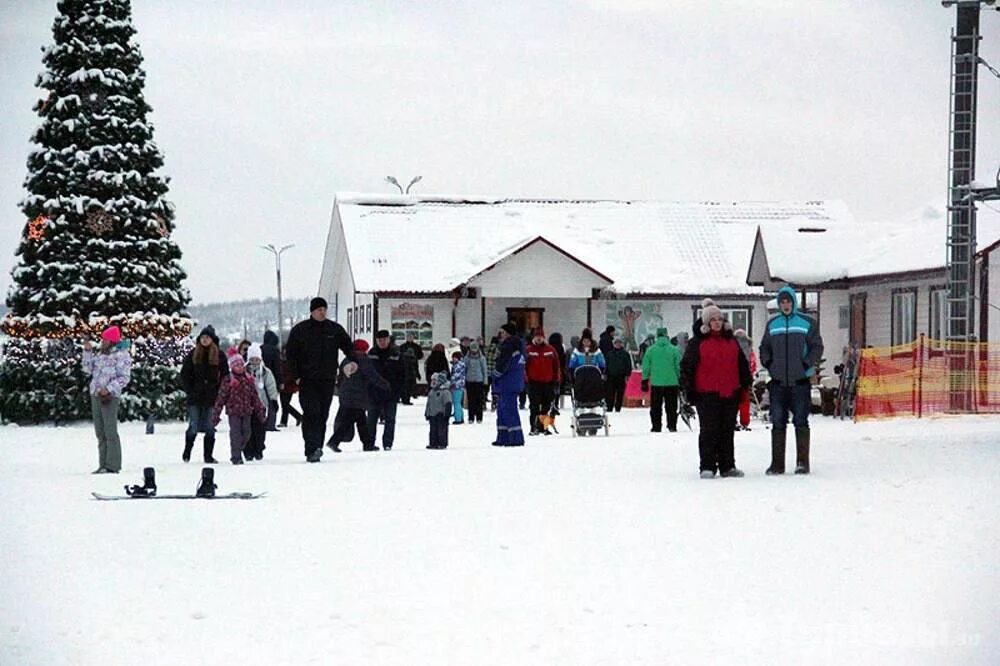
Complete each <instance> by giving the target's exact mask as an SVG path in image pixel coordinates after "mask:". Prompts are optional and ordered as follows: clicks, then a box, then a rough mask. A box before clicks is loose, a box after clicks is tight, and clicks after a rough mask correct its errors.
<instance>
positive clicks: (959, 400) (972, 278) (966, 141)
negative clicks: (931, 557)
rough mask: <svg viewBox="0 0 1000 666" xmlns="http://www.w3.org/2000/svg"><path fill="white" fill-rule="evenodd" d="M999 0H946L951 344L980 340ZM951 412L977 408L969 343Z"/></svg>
mask: <svg viewBox="0 0 1000 666" xmlns="http://www.w3.org/2000/svg"><path fill="white" fill-rule="evenodd" d="M995 2H996V0H944V1H943V2H942V3H941V4H942V5H944V6H945V7H951V6H952V5H954V6H956V7H957V21H956V25H955V29H954V30H953V31H952V35H951V116H950V128H949V142H950V150H949V152H948V186H949V191H948V252H947V254H948V257H947V258H948V313H947V314H948V316H947V323H948V329H947V337H948V341H949V342H956V343H962V342H971V341H972V340H973V339H974V336H975V328H974V326H975V308H974V305H975V299H976V289H975V286H976V284H975V283H976V272H975V262H976V259H975V257H976V197H975V193H974V192H973V190H972V188H973V181H974V180H975V178H976V106H977V104H976V102H977V95H978V89H979V80H978V79H979V42H980V40H981V39H982V37H981V36H980V34H979V16H980V9H981V8H982V6H983V5H993V4H995ZM949 347H950V348H951V351H950V353H949V357H950V363H949V368H950V370H951V373H950V374H951V382H950V393H951V401H950V402H951V405H950V406H951V409H952V410H953V411H971V410H972V408H973V395H972V383H973V382H972V374H973V372H972V371H973V368H974V363H973V361H974V356H973V354H972V351H971V348H970V346H969V345H962V344H956V345H949Z"/></svg>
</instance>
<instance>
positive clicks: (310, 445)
mask: <svg viewBox="0 0 1000 666" xmlns="http://www.w3.org/2000/svg"><path fill="white" fill-rule="evenodd" d="M338 350H339V351H342V352H344V356H345V357H346V358H348V359H351V360H352V361H353V359H354V350H353V347H352V345H351V337H350V336H349V335H348V334H347V331H345V330H344V328H343V327H342V326H341V325H340V324H338V323H336V322H334V321H330V320H329V319H327V318H326V300H324V299H323V298H320V297H316V298H314V299H312V301H310V302H309V319H306V320H305V321H300V322H299V323H298V324H296V325H295V326H293V327H292V330H291V332H290V333H289V334H288V343H287V344H286V345H285V353H286V355H287V357H288V368H289V370H290V371H291V374H292V376H293V377H294V378H295V380H296V381H297V382H298V384H299V404H300V405H301V406H302V439H303V441H304V442H305V455H306V460H309V461H310V462H316V461H317V460H319V458H320V457H321V456H322V455H323V442H324V440H325V439H326V421H327V418H328V417H329V416H330V403H331V402H332V400H333V393H334V388H335V386H336V381H337V373H338V372H339V370H340V363H339V359H338V357H337V352H338ZM357 369H358V368H357V364H356V363H353V362H352V363H349V364H347V366H345V368H344V371H345V374H347V375H348V376H350V374H352V373H353V372H354V371H356V370H357Z"/></svg>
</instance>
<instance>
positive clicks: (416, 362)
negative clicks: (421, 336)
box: [399, 333, 424, 405]
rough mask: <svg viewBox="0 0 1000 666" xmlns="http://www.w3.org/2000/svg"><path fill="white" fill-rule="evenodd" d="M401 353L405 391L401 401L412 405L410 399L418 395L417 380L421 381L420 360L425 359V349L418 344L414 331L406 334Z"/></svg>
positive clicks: (400, 347) (400, 348)
mask: <svg viewBox="0 0 1000 666" xmlns="http://www.w3.org/2000/svg"><path fill="white" fill-rule="evenodd" d="M399 355H400V357H401V358H402V359H403V392H402V394H401V395H400V402H401V403H403V404H404V405H411V404H413V403H411V402H410V400H411V399H412V398H414V397H416V395H417V382H418V381H420V361H422V360H423V359H424V350H423V349H421V348H420V345H418V344H417V341H416V336H415V335H413V333H407V334H406V342H404V343H403V344H401V345H400V346H399Z"/></svg>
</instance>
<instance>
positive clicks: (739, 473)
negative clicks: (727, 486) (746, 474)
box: [719, 467, 743, 479]
mask: <svg viewBox="0 0 1000 666" xmlns="http://www.w3.org/2000/svg"><path fill="white" fill-rule="evenodd" d="M719 476H721V477H723V478H726V479H742V478H743V470H741V469H740V468H739V467H733V468H732V469H727V470H726V471H725V472H719Z"/></svg>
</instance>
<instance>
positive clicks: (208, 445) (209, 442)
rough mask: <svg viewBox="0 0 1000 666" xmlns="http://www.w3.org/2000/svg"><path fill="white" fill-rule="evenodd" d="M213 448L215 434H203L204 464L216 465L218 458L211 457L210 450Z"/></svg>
mask: <svg viewBox="0 0 1000 666" xmlns="http://www.w3.org/2000/svg"><path fill="white" fill-rule="evenodd" d="M214 449H215V435H205V464H206V465H216V464H218V462H219V461H218V460H216V459H215V458H213V457H212V451H213V450H214Z"/></svg>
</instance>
